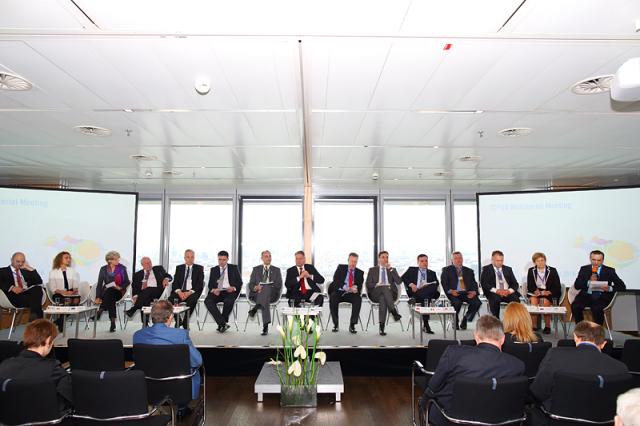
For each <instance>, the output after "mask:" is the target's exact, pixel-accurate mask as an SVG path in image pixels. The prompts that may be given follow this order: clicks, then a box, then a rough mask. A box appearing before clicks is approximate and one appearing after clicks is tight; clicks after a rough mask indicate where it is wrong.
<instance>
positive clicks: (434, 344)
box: [411, 339, 476, 425]
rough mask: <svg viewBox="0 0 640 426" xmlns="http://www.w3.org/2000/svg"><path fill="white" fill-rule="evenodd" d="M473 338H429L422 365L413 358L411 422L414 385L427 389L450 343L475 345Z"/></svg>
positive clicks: (413, 416)
mask: <svg viewBox="0 0 640 426" xmlns="http://www.w3.org/2000/svg"><path fill="white" fill-rule="evenodd" d="M475 344H476V341H475V340H443V339H431V340H429V345H428V347H427V351H426V352H427V355H426V359H425V363H424V365H422V362H420V361H418V360H415V361H413V364H412V365H411V401H412V405H411V419H412V421H413V424H414V425H415V424H416V387H417V388H419V390H420V391H421V392H424V391H425V390H426V389H427V385H428V384H429V379H430V378H431V376H433V373H434V372H435V371H436V367H437V366H438V362H439V361H440V358H442V354H444V351H445V350H446V349H447V348H448V347H449V346H451V345H468V346H475ZM416 373H422V375H416Z"/></svg>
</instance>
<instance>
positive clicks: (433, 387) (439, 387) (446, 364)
mask: <svg viewBox="0 0 640 426" xmlns="http://www.w3.org/2000/svg"><path fill="white" fill-rule="evenodd" d="M523 374H524V363H523V362H522V361H520V360H519V359H518V358H516V357H514V356H512V355H509V354H505V353H503V352H501V351H500V349H499V348H498V347H496V346H494V345H491V344H489V343H480V344H479V345H478V346H466V345H460V346H458V345H451V346H449V347H447V349H446V350H445V351H444V354H442V358H440V361H439V362H438V366H437V367H436V371H435V373H434V375H433V377H432V378H431V379H430V380H429V390H428V393H430V394H432V396H435V398H436V399H437V401H438V402H439V403H440V404H441V405H442V407H443V408H444V410H445V411H446V410H449V409H450V408H451V400H452V395H453V384H454V382H455V381H456V379H457V378H458V377H471V378H492V377H495V378H496V379H504V378H507V377H517V376H522V375H523Z"/></svg>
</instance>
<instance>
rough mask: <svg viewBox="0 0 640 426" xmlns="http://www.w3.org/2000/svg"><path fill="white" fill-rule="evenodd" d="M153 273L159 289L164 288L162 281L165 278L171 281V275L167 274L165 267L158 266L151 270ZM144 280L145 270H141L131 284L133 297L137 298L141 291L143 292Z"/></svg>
mask: <svg viewBox="0 0 640 426" xmlns="http://www.w3.org/2000/svg"><path fill="white" fill-rule="evenodd" d="M151 271H152V272H153V276H154V277H155V278H156V282H157V283H158V287H162V281H164V279H165V278H169V279H171V275H169V274H167V271H165V270H164V266H162V265H156V266H154V267H152V268H151ZM143 279H144V269H140V270H139V271H136V272H135V273H134V274H133V281H132V282H131V295H132V296H137V295H138V294H139V293H140V291H142V280H143Z"/></svg>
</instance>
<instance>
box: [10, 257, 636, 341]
mask: <svg viewBox="0 0 640 426" xmlns="http://www.w3.org/2000/svg"><path fill="white" fill-rule="evenodd" d="M589 258H590V264H588V265H584V266H582V267H581V268H580V270H579V271H578V276H577V278H576V279H575V282H574V285H573V287H574V289H575V290H576V291H577V292H578V294H577V295H576V297H575V298H574V300H573V302H572V305H571V309H572V314H573V318H574V320H575V321H576V323H577V322H580V321H581V320H582V319H583V311H584V309H585V307H589V308H591V311H592V314H593V318H594V320H595V322H597V323H598V324H603V322H604V308H605V307H606V306H607V305H608V304H609V303H610V302H611V300H612V298H613V294H614V293H615V292H616V291H621V290H625V289H626V286H625V284H624V282H623V281H622V280H621V279H620V278H619V277H618V275H617V274H616V271H615V269H614V268H611V267H608V266H606V265H604V253H603V252H601V251H599V250H594V251H592V252H591V253H590V254H589ZM105 260H106V262H107V264H106V265H104V266H103V267H102V268H100V272H99V275H98V280H97V283H96V285H95V296H94V297H92V298H91V299H93V302H94V303H95V304H97V305H99V309H98V312H97V319H100V316H101V315H102V313H103V312H104V311H107V312H108V314H109V319H110V321H111V327H110V331H111V332H114V331H115V329H116V326H115V321H116V304H117V302H118V301H119V300H120V299H122V298H123V297H124V295H125V293H126V290H127V287H128V286H129V285H130V284H131V287H132V289H131V290H132V291H131V294H132V300H133V306H132V307H131V308H130V309H128V310H127V311H126V314H127V315H128V316H129V317H130V318H131V317H133V316H134V315H135V313H136V311H137V310H139V309H141V308H142V307H143V306H149V305H150V304H151V303H152V302H153V301H154V300H157V299H159V298H160V297H161V296H162V294H163V293H164V292H165V288H167V287H168V286H169V285H170V283H171V287H170V294H169V300H171V301H172V302H173V303H183V304H186V305H187V306H188V307H189V310H190V313H192V312H193V310H194V309H195V307H196V305H197V303H198V300H199V299H200V296H201V295H202V292H203V290H204V268H203V266H202V265H198V264H196V263H195V253H194V251H193V250H186V251H185V252H184V263H183V264H181V265H178V266H177V267H176V270H175V273H174V275H173V277H172V276H171V275H169V274H168V273H167V272H166V270H165V269H164V267H163V266H161V265H156V266H153V265H152V262H151V259H149V258H148V257H143V258H142V260H141V264H142V269H141V270H139V271H137V272H136V273H135V274H134V275H133V282H130V280H129V276H128V274H127V269H126V267H125V266H124V265H122V264H120V255H119V254H118V252H116V251H110V252H108V253H107V254H106V255H105ZM228 260H229V253H228V252H226V251H220V252H219V253H218V265H217V266H215V267H213V268H211V271H210V274H209V282H208V287H207V292H208V294H207V296H206V298H205V299H204V304H205V306H206V307H207V309H208V310H209V312H210V313H211V315H212V316H213V318H214V319H215V321H216V323H217V324H218V331H219V332H225V331H226V330H227V329H228V328H229V324H228V322H229V315H230V314H231V311H232V310H233V306H234V304H235V302H236V298H237V297H238V296H239V294H240V291H241V289H242V285H243V282H242V277H241V274H240V271H239V268H238V267H237V265H233V264H230V263H228ZM532 260H533V263H534V266H533V267H531V268H530V269H529V271H528V273H527V293H528V298H529V300H530V302H531V303H532V304H534V305H542V306H551V305H552V303H553V300H556V301H557V300H558V299H559V298H560V295H561V283H560V277H559V275H558V272H557V271H556V269H555V268H553V267H551V266H548V265H547V263H546V262H547V259H546V256H545V255H544V254H543V253H539V252H537V253H534V254H533V256H532ZM71 264H72V258H71V254H70V253H69V252H66V251H65V252H60V253H58V255H56V257H55V258H54V260H53V269H52V270H51V272H50V274H49V281H48V283H47V288H48V290H49V292H50V294H51V296H52V299H53V301H54V302H56V303H67V304H78V303H80V299H81V295H80V278H79V276H78V274H77V272H75V271H74V270H73V268H72V267H71ZM357 264H358V255H357V254H356V253H350V254H349V256H348V261H347V264H341V265H338V267H337V269H336V271H335V273H334V275H333V281H332V282H331V284H330V285H329V288H328V289H327V294H328V295H329V305H330V312H331V318H332V320H333V324H334V328H333V331H334V332H337V331H338V324H339V321H338V306H339V304H340V303H343V302H344V303H350V304H351V305H352V310H351V320H350V326H349V331H350V332H351V333H354V334H355V333H356V328H355V325H356V324H357V323H358V319H359V314H360V308H361V304H362V297H361V294H362V290H363V287H364V286H366V289H367V295H368V297H369V299H370V300H371V301H372V302H374V303H378V304H379V325H380V334H381V335H383V336H384V335H385V334H386V333H385V330H384V328H385V323H386V318H387V315H388V313H390V314H391V315H392V316H393V318H394V319H395V320H396V321H398V320H400V318H401V315H400V314H399V313H398V311H397V309H396V303H395V302H396V300H397V298H398V295H399V287H400V286H401V285H404V286H405V289H406V292H407V295H408V296H409V301H410V303H417V304H423V305H424V304H428V303H430V302H431V301H433V300H435V299H438V298H439V297H440V292H439V287H440V284H442V290H443V291H444V292H445V294H446V297H447V298H448V299H449V301H450V303H451V305H452V306H453V307H454V308H455V311H456V328H459V329H463V330H464V329H466V327H467V322H469V321H473V318H474V316H475V315H476V313H477V312H478V310H479V309H480V307H481V302H480V300H479V297H478V296H479V293H480V292H479V288H478V283H477V282H476V278H475V273H474V271H473V270H472V269H471V268H468V267H466V266H464V265H463V256H462V253H460V252H454V253H453V254H452V264H451V265H449V266H447V267H445V268H443V269H442V273H441V275H440V281H438V276H437V274H436V272H435V271H433V270H431V269H429V268H428V267H429V258H428V256H427V255H426V254H420V255H418V256H417V266H412V267H409V268H408V269H407V270H406V271H404V273H403V274H402V276H401V275H400V274H399V273H398V270H397V269H396V268H394V267H393V266H392V265H391V264H390V262H389V253H388V252H387V251H381V252H380V253H379V254H378V264H377V266H374V267H372V268H370V269H369V271H368V273H367V277H366V280H365V277H364V271H362V270H361V269H359V268H358V267H357ZM324 282H325V278H324V277H323V276H322V275H321V274H320V273H319V272H318V270H317V269H316V268H315V266H313V265H312V264H309V263H306V257H305V253H304V252H303V251H298V252H296V253H295V266H292V267H291V268H289V269H287V271H286V277H285V280H284V286H285V287H286V290H287V293H286V297H287V298H288V299H289V303H290V305H292V306H300V305H301V304H302V303H303V302H306V303H310V304H313V305H315V306H319V307H321V306H323V303H324V294H323V291H322V289H321V287H320V286H319V285H320V284H323V283H324ZM282 286H283V279H282V273H281V271H280V268H278V267H276V266H273V265H272V264H271V253H270V252H269V251H268V250H265V251H263V252H262V253H261V264H259V265H257V266H255V267H254V268H253V270H252V272H251V276H250V279H249V284H248V290H249V292H248V293H249V294H248V297H249V300H251V301H252V303H253V307H252V308H251V309H250V310H249V315H250V316H252V317H253V316H255V315H256V314H257V311H258V310H260V311H261V314H262V320H263V324H264V325H263V331H262V334H263V335H266V334H267V333H268V327H269V324H270V323H271V311H270V305H271V304H272V303H275V302H277V301H278V300H279V299H280V296H281V293H282ZM480 286H481V287H482V292H483V294H484V295H485V297H486V298H487V300H488V303H489V310H490V311H491V313H492V314H493V315H494V316H496V317H499V315H500V304H501V303H503V302H505V303H509V302H518V301H520V296H521V295H520V293H519V289H520V285H519V283H518V281H517V280H516V278H515V275H514V274H513V270H512V269H511V268H510V267H509V266H506V265H505V264H504V254H503V253H502V252H501V251H499V250H496V251H494V252H493V253H492V255H491V264H489V265H486V266H484V267H483V268H482V271H481V274H480ZM0 289H1V290H2V291H3V292H4V294H5V295H6V296H7V298H8V299H9V301H10V302H11V303H12V304H13V305H14V306H16V307H28V308H30V312H31V314H30V315H31V317H30V320H32V319H34V318H41V317H42V315H43V312H42V301H43V281H42V278H41V277H40V275H39V274H38V272H37V271H36V270H35V269H34V268H33V267H32V266H31V265H29V263H28V262H27V261H26V258H25V255H24V254H23V253H21V252H17V253H14V254H13V256H12V257H11V265H10V266H8V267H5V268H0ZM218 303H222V305H223V307H222V310H219V308H218V306H217V305H218ZM463 303H467V304H468V309H467V311H466V313H465V314H464V316H463V318H462V321H459V312H460V309H461V307H462V305H463ZM544 319H545V327H544V330H543V333H545V334H548V333H549V332H550V321H551V319H550V316H548V315H545V318H544ZM183 322H184V323H183V324H182V325H183V326H184V327H185V328H187V327H188V324H187V323H186V320H184V321H183ZM423 327H424V329H425V331H426V332H427V333H432V331H431V328H430V326H429V316H428V315H424V316H423Z"/></svg>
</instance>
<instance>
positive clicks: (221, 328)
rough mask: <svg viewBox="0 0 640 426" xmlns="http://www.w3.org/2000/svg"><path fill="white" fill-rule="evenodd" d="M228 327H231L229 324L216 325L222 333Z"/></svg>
mask: <svg viewBox="0 0 640 426" xmlns="http://www.w3.org/2000/svg"><path fill="white" fill-rule="evenodd" d="M230 328H231V326H230V325H229V324H222V325H221V326H219V327H218V331H219V332H220V333H224V332H225V331H227V330H228V329H230Z"/></svg>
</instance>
